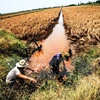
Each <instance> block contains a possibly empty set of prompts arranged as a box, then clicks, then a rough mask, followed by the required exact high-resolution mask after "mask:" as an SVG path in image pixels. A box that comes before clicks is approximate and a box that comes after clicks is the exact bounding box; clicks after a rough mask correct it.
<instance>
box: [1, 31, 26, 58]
mask: <svg viewBox="0 0 100 100" xmlns="http://www.w3.org/2000/svg"><path fill="white" fill-rule="evenodd" d="M25 46H26V45H25V43H23V42H21V41H20V40H19V39H17V38H16V37H15V36H14V34H12V33H10V32H7V31H5V30H0V53H1V54H5V55H12V54H14V53H16V54H17V55H20V56H22V55H25V51H24V49H25Z"/></svg>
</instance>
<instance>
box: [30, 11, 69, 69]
mask: <svg viewBox="0 0 100 100" xmlns="http://www.w3.org/2000/svg"><path fill="white" fill-rule="evenodd" d="M39 44H42V50H41V51H40V52H38V51H36V52H35V53H34V54H33V55H32V56H31V58H30V60H31V62H30V64H29V65H30V66H29V67H30V68H32V69H34V68H41V67H42V66H45V67H46V66H48V64H49V61H50V60H51V59H52V57H53V56H54V55H55V54H57V53H61V52H62V51H66V52H67V51H68V49H69V42H68V40H67V36H66V35H65V29H64V26H63V17H62V12H61V14H60V17H59V20H58V23H57V24H56V25H55V27H54V29H53V32H52V33H51V34H50V36H49V37H48V38H47V39H45V40H43V41H40V43H39ZM65 63H66V66H67V68H68V69H70V65H71V61H67V62H65Z"/></svg>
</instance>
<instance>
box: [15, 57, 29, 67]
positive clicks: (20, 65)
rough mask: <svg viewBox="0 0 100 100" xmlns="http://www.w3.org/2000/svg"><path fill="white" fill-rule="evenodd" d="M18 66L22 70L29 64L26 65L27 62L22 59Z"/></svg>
mask: <svg viewBox="0 0 100 100" xmlns="http://www.w3.org/2000/svg"><path fill="white" fill-rule="evenodd" d="M16 66H17V67H19V68H22V67H27V66H28V64H27V63H26V61H25V60H24V59H22V60H20V61H19V62H18V63H16Z"/></svg>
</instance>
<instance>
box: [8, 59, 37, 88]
mask: <svg viewBox="0 0 100 100" xmlns="http://www.w3.org/2000/svg"><path fill="white" fill-rule="evenodd" d="M27 66H28V64H27V63H26V61H25V60H24V59H22V60H20V61H19V62H18V63H16V66H15V67H14V68H13V69H12V70H11V71H10V72H9V73H8V75H7V77H6V84H7V85H9V86H10V88H12V87H13V86H14V85H16V84H17V85H18V84H20V85H22V84H23V83H24V79H27V80H30V81H31V82H33V83H35V82H36V80H35V79H34V78H31V77H28V76H26V75H25V74H24V73H25V70H24V69H25V68H26V67H27Z"/></svg>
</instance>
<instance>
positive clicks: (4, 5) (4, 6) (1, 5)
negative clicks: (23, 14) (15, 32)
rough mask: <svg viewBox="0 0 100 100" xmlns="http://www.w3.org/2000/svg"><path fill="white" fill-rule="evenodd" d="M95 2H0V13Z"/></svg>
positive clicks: (33, 0) (75, 0) (22, 0)
mask: <svg viewBox="0 0 100 100" xmlns="http://www.w3.org/2000/svg"><path fill="white" fill-rule="evenodd" d="M88 1H91V2H94V1H96V0H0V13H11V12H18V11H23V10H32V9H38V8H44V7H55V6H61V5H62V6H65V5H69V4H78V3H80V2H82V3H87V2H88Z"/></svg>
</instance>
